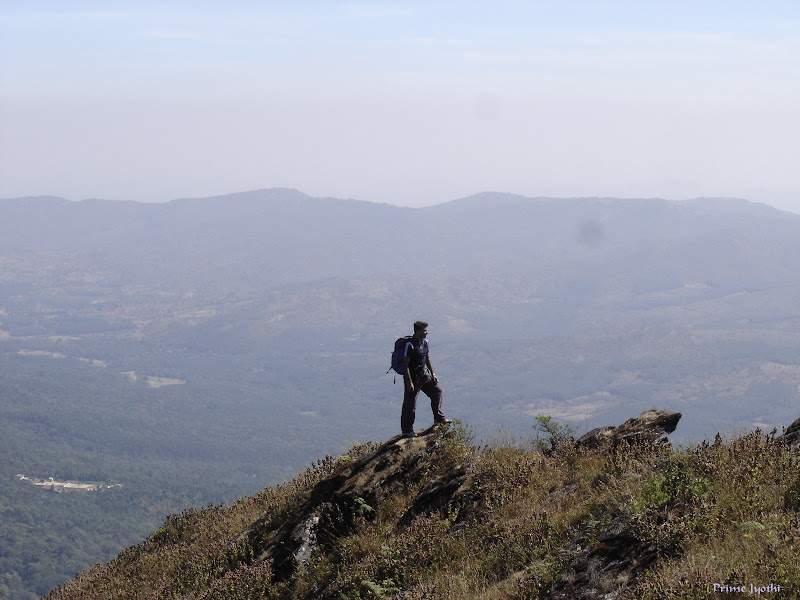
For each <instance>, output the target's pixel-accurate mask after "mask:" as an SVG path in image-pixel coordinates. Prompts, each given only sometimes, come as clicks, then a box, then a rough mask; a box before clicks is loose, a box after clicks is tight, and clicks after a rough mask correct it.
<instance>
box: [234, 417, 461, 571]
mask: <svg viewBox="0 0 800 600" xmlns="http://www.w3.org/2000/svg"><path fill="white" fill-rule="evenodd" d="M447 435H450V434H449V433H448V432H447V429H446V428H443V427H436V426H434V427H431V428H430V429H428V430H425V431H424V432H422V433H421V434H418V435H417V437H414V438H403V437H401V436H396V437H393V438H391V439H390V440H388V441H387V442H385V443H384V444H382V445H381V446H379V447H378V448H377V449H376V450H374V451H372V452H368V453H366V454H364V455H362V456H359V457H356V458H354V459H352V460H349V461H345V462H342V464H340V465H339V466H338V467H337V468H336V469H334V471H333V472H332V473H331V474H330V475H329V476H327V477H326V478H324V479H323V480H322V481H320V482H319V483H318V484H317V485H316V486H314V488H313V490H312V491H311V494H310V496H309V498H308V500H307V501H306V502H305V503H304V504H303V505H302V506H300V507H299V509H298V510H296V511H295V512H294V513H293V514H292V515H290V516H289V518H287V519H286V520H285V521H284V522H283V524H282V525H281V526H280V528H278V529H277V530H274V529H273V528H272V523H269V522H259V523H255V524H253V525H252V526H251V527H250V530H249V531H248V533H247V535H248V537H249V541H250V546H251V548H252V549H253V556H254V557H255V562H264V561H267V560H271V561H272V563H273V572H274V574H275V579H276V580H283V579H287V578H288V577H290V576H291V574H292V573H293V572H294V571H295V570H297V569H298V568H300V567H302V566H303V565H304V564H305V563H306V562H307V561H308V559H309V558H310V557H311V555H312V553H313V552H314V550H315V549H316V548H317V547H318V546H330V545H331V544H332V543H334V542H335V541H336V540H337V539H338V538H340V537H342V536H345V535H348V534H349V533H350V532H351V531H352V530H353V527H354V525H355V522H356V519H357V518H358V517H369V516H370V515H371V513H372V512H373V511H374V507H376V506H377V505H378V504H380V503H381V502H383V501H384V500H385V499H386V498H388V497H389V496H390V495H391V494H393V493H396V492H398V491H400V490H402V489H404V488H406V487H408V486H410V485H413V484H415V483H418V482H419V481H420V480H421V479H422V478H423V477H424V476H425V473H426V472H427V467H428V466H429V465H430V464H431V461H432V460H433V454H434V453H435V451H436V449H437V448H438V447H439V446H440V444H441V443H442V441H443V438H444V437H446V436H447ZM465 476H466V468H464V470H463V472H461V473H448V474H445V476H444V477H441V478H434V479H433V480H432V481H431V482H429V483H428V484H426V485H425V486H424V487H423V488H422V493H421V494H420V495H419V497H418V499H417V502H415V503H414V506H412V507H411V509H409V511H408V514H409V519H410V518H413V516H414V515H416V514H419V513H421V512H423V511H425V510H430V509H433V508H435V507H437V502H446V498H447V497H449V496H448V493H450V494H452V493H455V492H456V491H457V490H458V489H459V487H460V485H461V482H463V478H464V477H465ZM437 481H439V482H440V484H441V486H443V487H437V484H436V482H437ZM445 490H446V492H448V493H445Z"/></svg>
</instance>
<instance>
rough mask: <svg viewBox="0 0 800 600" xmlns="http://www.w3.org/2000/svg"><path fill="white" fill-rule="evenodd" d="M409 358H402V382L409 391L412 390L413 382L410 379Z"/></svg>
mask: <svg viewBox="0 0 800 600" xmlns="http://www.w3.org/2000/svg"><path fill="white" fill-rule="evenodd" d="M410 362H411V359H409V358H407V357H406V358H404V359H403V383H405V385H406V389H407V390H408V391H409V392H413V391H414V382H413V381H412V380H411V369H409V368H408V365H409V363H410Z"/></svg>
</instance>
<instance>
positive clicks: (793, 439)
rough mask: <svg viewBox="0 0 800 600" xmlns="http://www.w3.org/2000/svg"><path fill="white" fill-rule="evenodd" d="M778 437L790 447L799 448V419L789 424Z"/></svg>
mask: <svg viewBox="0 0 800 600" xmlns="http://www.w3.org/2000/svg"><path fill="white" fill-rule="evenodd" d="M778 439H779V440H781V441H782V442H783V443H785V444H786V445H787V446H789V447H790V448H800V419H797V420H796V421H795V422H794V423H792V424H791V425H789V427H787V428H786V431H784V432H783V434H782V435H780V436H778Z"/></svg>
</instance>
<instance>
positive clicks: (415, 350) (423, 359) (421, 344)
mask: <svg viewBox="0 0 800 600" xmlns="http://www.w3.org/2000/svg"><path fill="white" fill-rule="evenodd" d="M403 358H407V359H409V361H408V370H409V371H411V377H413V378H414V379H418V378H420V377H422V376H423V375H425V366H426V364H427V359H428V340H425V339H423V340H418V339H417V338H415V337H412V338H411V339H410V340H409V341H408V342H406V348H405V350H404V351H403Z"/></svg>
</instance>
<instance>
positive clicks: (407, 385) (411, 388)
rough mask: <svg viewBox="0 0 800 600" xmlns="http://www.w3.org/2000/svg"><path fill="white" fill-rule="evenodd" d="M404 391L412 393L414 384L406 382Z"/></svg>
mask: <svg viewBox="0 0 800 600" xmlns="http://www.w3.org/2000/svg"><path fill="white" fill-rule="evenodd" d="M406 391H407V392H408V393H409V394H413V393H414V384H413V383H408V384H406Z"/></svg>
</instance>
